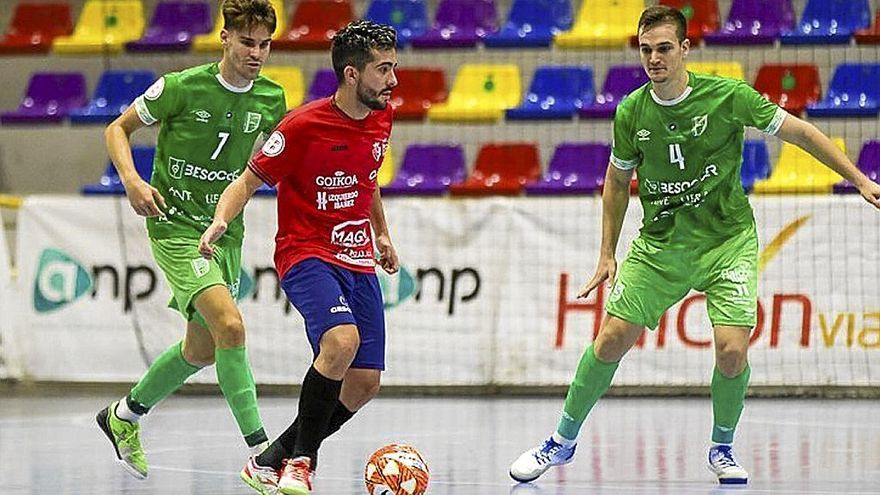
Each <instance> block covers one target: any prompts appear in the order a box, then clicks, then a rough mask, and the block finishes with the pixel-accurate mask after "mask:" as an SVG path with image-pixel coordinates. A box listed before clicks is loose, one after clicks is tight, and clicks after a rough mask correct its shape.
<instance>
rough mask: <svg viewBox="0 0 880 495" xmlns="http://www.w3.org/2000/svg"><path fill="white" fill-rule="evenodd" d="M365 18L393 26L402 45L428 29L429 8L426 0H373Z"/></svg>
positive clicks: (399, 44)
mask: <svg viewBox="0 0 880 495" xmlns="http://www.w3.org/2000/svg"><path fill="white" fill-rule="evenodd" d="M364 18H365V19H368V20H371V21H373V22H378V23H379V24H387V25H390V26H393V27H394V29H395V30H396V31H397V45H398V46H400V47H402V46H405V45H406V44H407V43H408V42H409V39H410V38H413V37H416V36H422V35H423V34H425V32H426V31H427V30H428V9H427V7H426V6H425V1H424V0H373V1H372V2H371V3H370V6H369V7H367V13H366V14H365V15H364Z"/></svg>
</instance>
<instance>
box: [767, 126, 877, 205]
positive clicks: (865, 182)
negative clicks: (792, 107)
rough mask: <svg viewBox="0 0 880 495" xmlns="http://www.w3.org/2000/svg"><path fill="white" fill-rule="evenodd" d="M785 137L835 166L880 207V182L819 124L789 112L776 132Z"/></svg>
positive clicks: (820, 159)
mask: <svg viewBox="0 0 880 495" xmlns="http://www.w3.org/2000/svg"><path fill="white" fill-rule="evenodd" d="M777 135H778V136H779V137H780V138H782V139H783V140H785V141H787V142H789V143H792V144H794V145H797V146H798V147H800V148H802V149H803V150H804V151H806V152H807V153H809V154H811V155H813V156H814V157H816V159H817V160H819V161H820V162H822V163H824V164H825V166H826V167H828V168H830V169H831V170H834V171H835V172H837V173H838V174H840V175H841V176H843V178H844V179H846V180H848V181H850V182H851V183H852V184H853V185H854V186H856V187H857V188H858V190H859V192H860V193H861V194H862V197H864V198H865V199H866V200H867V201H868V202H869V203H871V204H872V205H874V206H875V207H877V208H880V185H877V183H875V182H873V181H871V179H869V178H868V177H867V176H865V174H863V173H862V172H861V170H859V169H858V168H856V166H855V165H853V163H852V162H851V161H850V159H849V158H848V157H847V156H846V153H844V152H843V151H841V150H840V148H838V147H837V146H835V145H834V143H833V142H832V141H831V139H829V138H828V136H826V135H825V134H823V133H822V131H820V130H819V129H816V126H814V125H813V124H811V123H809V122H805V121H803V120H801V119H799V118H797V117H795V116H794V115H788V116H786V117H785V120H784V121H783V122H782V127H780V128H779V133H778V134H777Z"/></svg>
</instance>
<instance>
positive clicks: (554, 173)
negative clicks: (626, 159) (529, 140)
mask: <svg viewBox="0 0 880 495" xmlns="http://www.w3.org/2000/svg"><path fill="white" fill-rule="evenodd" d="M610 156H611V146H609V145H607V144H604V143H562V144H560V145H559V146H557V147H556V151H554V152H553V158H551V159H550V165H549V166H548V167H547V172H545V173H544V175H543V177H541V179H539V180H538V182H536V183H534V184H526V194H527V195H529V196H550V195H553V196H556V195H559V196H561V195H565V194H592V193H594V192H598V191H600V190H602V185H603V184H605V170H606V169H607V168H608V158H609V157H610Z"/></svg>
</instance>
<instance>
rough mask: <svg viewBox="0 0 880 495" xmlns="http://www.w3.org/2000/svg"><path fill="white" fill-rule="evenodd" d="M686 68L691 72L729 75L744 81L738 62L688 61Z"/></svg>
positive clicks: (743, 73)
mask: <svg viewBox="0 0 880 495" xmlns="http://www.w3.org/2000/svg"><path fill="white" fill-rule="evenodd" d="M687 68H688V70H689V71H691V72H699V73H701V74H709V75H713V76H721V77H729V78H731V79H740V80H742V81H745V79H746V76H745V71H743V66H742V64H741V63H739V62H690V63H688V64H687Z"/></svg>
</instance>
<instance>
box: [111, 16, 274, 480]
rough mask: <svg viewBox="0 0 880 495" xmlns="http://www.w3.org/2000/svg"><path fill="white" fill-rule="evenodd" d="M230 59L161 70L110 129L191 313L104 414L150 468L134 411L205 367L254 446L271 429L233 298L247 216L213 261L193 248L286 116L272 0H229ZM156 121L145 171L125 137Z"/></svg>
mask: <svg viewBox="0 0 880 495" xmlns="http://www.w3.org/2000/svg"><path fill="white" fill-rule="evenodd" d="M222 12H223V20H224V29H223V30H222V32H221V35H220V36H221V42H222V45H223V58H222V59H221V60H220V62H219V63H212V64H208V65H202V66H198V67H193V68H190V69H186V70H183V71H181V72H175V73H170V74H166V75H165V76H163V77H162V78H160V79H159V80H157V81H156V82H155V83H154V84H153V85H152V86H151V87H150V88H149V89H147V91H146V92H145V93H144V94H143V95H142V96H140V97H138V98H137V99H136V100H135V102H134V104H133V105H132V106H131V107H129V108H128V109H127V110H126V111H125V112H124V113H123V114H122V115H121V116H120V117H119V118H118V119H116V121H114V122H113V123H111V124H110V125H109V126H108V127H107V130H106V133H105V134H106V142H107V149H108V151H109V153H110V157H111V159H112V160H113V163H114V165H115V166H116V168H117V170H118V171H119V176H120V178H121V179H122V183H123V185H124V186H125V190H126V194H127V195H128V200H129V202H130V203H131V206H132V208H133V209H134V210H135V212H136V213H137V214H138V215H141V216H145V217H147V231H148V233H149V237H150V246H151V248H152V251H153V256H154V257H155V259H156V264H157V265H158V266H159V268H161V269H162V271H163V272H164V274H165V278H166V279H167V281H168V284H169V285H170V287H171V292H172V294H173V297H172V300H171V302H170V303H169V306H170V307H172V308H173V309H176V310H177V311H179V312H180V313H181V314H182V316H183V317H184V318H185V320H186V322H187V323H186V333H185V336H184V338H183V340H182V341H180V342H177V343H175V344H174V345H172V346H171V347H169V348H168V349H167V350H165V351H164V352H163V353H162V354H161V355H160V356H159V357H158V358H156V360H155V361H154V362H153V363H152V365H151V366H150V368H149V370H147V372H146V374H144V376H143V377H141V379H140V381H138V383H137V384H136V385H135V386H134V388H132V389H131V392H130V393H129V394H128V395H127V396H126V397H125V398H123V399H122V400H119V401H117V402H114V403H113V404H111V405H109V406H108V407H106V408H105V409H103V410H102V411H100V412H99V413H98V417H97V420H98V424H99V426H100V427H101V429H102V430H103V431H104V433H105V434H106V435H107V437H108V438H109V439H110V441H111V442H112V443H113V446H114V448H115V450H116V457H117V459H118V461H119V462H121V463H122V464H123V466H124V467H125V468H126V469H127V470H128V471H129V472H130V473H131V474H133V475H134V476H136V477H138V478H146V476H147V461H146V458H145V456H144V451H143V448H142V447H141V444H140V439H139V426H138V421H139V419H140V418H141V417H142V416H143V415H144V414H146V413H147V412H148V411H149V410H150V409H151V408H152V407H153V406H155V405H156V404H157V403H158V402H159V401H161V400H162V399H164V398H165V397H167V396H169V395H170V394H172V393H173V392H174V391H175V390H177V389H178V388H180V386H181V385H182V384H183V383H184V381H185V380H186V379H187V378H188V377H189V376H191V375H192V374H194V373H196V372H197V371H198V370H200V369H201V368H203V367H205V366H209V365H211V364H216V371H217V381H218V383H219V385H220V389H221V390H222V392H223V395H224V396H225V397H226V401H227V403H228V404H229V408H230V409H231V410H232V414H233V416H234V417H235V421H236V422H237V423H238V427H239V429H240V430H241V434H242V436H243V437H244V439H245V442H246V443H247V445H248V446H249V447H251V449H252V451H253V452H252V453H253V454H257V453H259V450H261V448H263V447H264V446H265V444H266V441H267V437H266V433H265V431H264V430H263V424H262V420H261V418H260V413H259V410H258V408H257V394H256V387H255V385H254V377H253V374H252V372H251V367H250V363H249V362H248V356H247V352H246V350H245V331H244V325H243V323H242V318H241V314H240V313H239V311H238V308H237V307H236V305H235V297H236V296H237V293H238V285H239V274H240V270H241V267H240V266H241V244H242V238H243V236H244V224H243V222H242V220H241V217H239V218H238V219H236V220H233V221H231V222H230V224H229V232H228V233H227V235H226V236H225V237H224V238H223V242H222V243H221V245H218V248H219V249H217V250H216V252H215V256H214V257H213V259H210V260H208V259H205V258H203V257H202V256H201V255H200V254H199V251H198V244H199V237H200V236H201V233H202V231H204V230H205V228H207V227H208V225H210V224H211V222H212V220H213V215H214V207H215V205H216V203H217V201H218V200H219V198H220V194H221V193H222V192H223V190H224V189H225V188H226V186H227V185H228V184H229V183H230V182H232V181H233V180H234V179H235V178H236V177H238V176H239V174H240V173H241V171H242V170H243V169H244V167H245V166H246V163H247V160H248V158H250V155H251V153H252V152H253V150H254V149H255V147H256V146H259V145H260V144H261V140H262V137H264V136H267V135H268V134H269V132H270V131H271V130H272V128H273V127H274V126H275V125H276V124H277V123H278V121H279V120H280V119H281V117H282V116H283V115H284V111H285V108H286V107H285V102H284V92H283V90H282V89H281V87H280V86H279V85H278V84H275V83H274V82H272V81H270V80H268V79H266V78H264V77H261V76H260V69H261V68H262V66H263V64H264V63H265V61H266V58H267V57H268V56H269V49H270V42H271V36H272V33H273V32H274V31H275V23H276V17H275V12H274V10H273V9H272V6H271V5H270V3H269V0H225V1H224V2H223V4H222ZM155 123H160V124H161V128H160V131H159V138H158V145H157V148H156V158H155V160H154V167H153V176H152V179H151V181H150V183H149V184H148V183H146V182H145V181H144V180H142V179H141V178H140V177H139V176H138V174H137V172H136V170H135V168H134V165H133V163H132V157H131V144H130V142H129V136H130V135H131V134H132V133H133V132H134V131H136V130H137V129H139V128H141V127H143V126H146V125H153V124H155Z"/></svg>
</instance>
